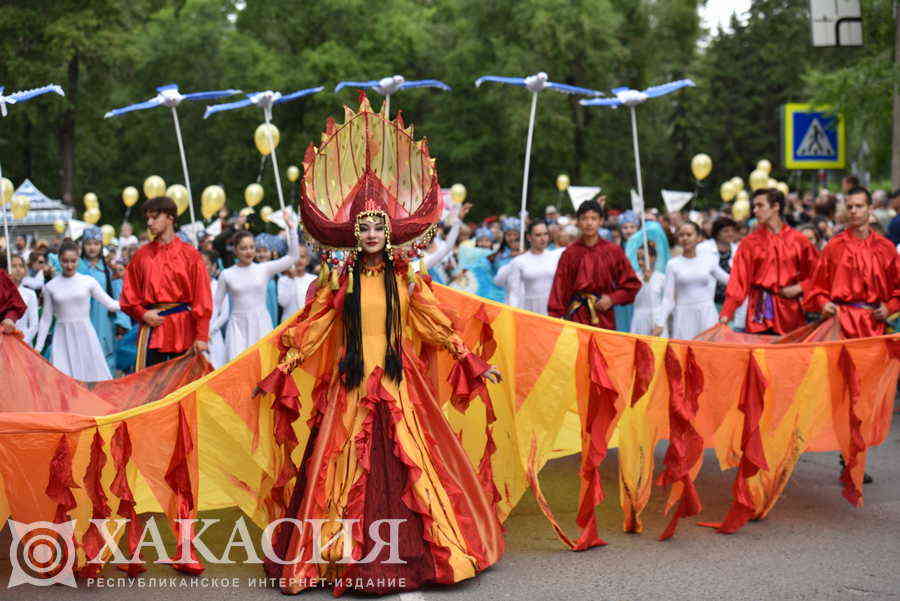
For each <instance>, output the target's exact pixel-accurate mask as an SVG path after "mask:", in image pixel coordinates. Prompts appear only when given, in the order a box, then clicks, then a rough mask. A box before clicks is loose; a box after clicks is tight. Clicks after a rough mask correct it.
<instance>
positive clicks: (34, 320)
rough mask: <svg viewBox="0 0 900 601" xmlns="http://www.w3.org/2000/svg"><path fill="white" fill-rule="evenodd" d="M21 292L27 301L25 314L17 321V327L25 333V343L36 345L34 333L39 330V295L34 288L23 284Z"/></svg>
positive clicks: (20, 287) (23, 298)
mask: <svg viewBox="0 0 900 601" xmlns="http://www.w3.org/2000/svg"><path fill="white" fill-rule="evenodd" d="M19 294H20V295H21V296H22V300H23V301H25V307H26V309H25V315H23V316H22V319H20V320H19V321H17V322H16V329H17V330H19V331H20V332H22V334H24V335H25V336H24V340H25V343H26V344H27V345H28V346H31V347H33V346H34V335H35V334H37V331H38V297H37V294H35V293H34V290H32V289H31V288H29V287H28V286H25V285H24V284H22V285H21V286H19Z"/></svg>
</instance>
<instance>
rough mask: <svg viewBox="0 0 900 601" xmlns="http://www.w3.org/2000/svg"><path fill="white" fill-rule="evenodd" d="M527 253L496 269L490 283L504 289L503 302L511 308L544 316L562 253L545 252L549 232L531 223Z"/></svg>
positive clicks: (558, 251) (539, 225) (543, 224)
mask: <svg viewBox="0 0 900 601" xmlns="http://www.w3.org/2000/svg"><path fill="white" fill-rule="evenodd" d="M527 238H528V245H529V250H528V251H526V252H524V253H522V254H521V255H519V256H518V257H516V258H514V259H513V260H512V261H510V262H509V263H507V264H506V265H504V266H503V267H501V268H500V271H498V272H497V276H496V277H495V278H494V283H495V284H496V285H498V286H502V287H503V288H505V289H506V302H507V304H509V305H512V306H513V307H518V308H519V309H525V310H527V311H534V312H535V313H540V314H542V315H546V314H547V303H548V302H549V300H550V289H551V288H552V287H553V276H554V275H555V274H556V265H557V264H558V263H559V257H560V255H561V254H562V252H563V251H562V250H561V249H560V250H547V246H548V245H549V244H550V232H549V231H548V229H547V225H546V224H545V223H544V222H543V221H537V220H535V221H532V222H531V227H530V228H529V230H528V236H527Z"/></svg>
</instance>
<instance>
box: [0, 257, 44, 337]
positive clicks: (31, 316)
mask: <svg viewBox="0 0 900 601" xmlns="http://www.w3.org/2000/svg"><path fill="white" fill-rule="evenodd" d="M0 268H2V269H6V270H7V271H8V272H9V277H10V278H12V281H13V283H14V284H15V285H16V286H17V290H18V291H19V294H20V295H21V296H22V300H23V301H25V306H26V309H25V314H24V315H23V316H22V317H21V319H19V320H18V321H16V329H18V330H19V331H20V332H22V340H24V341H25V343H26V344H27V345H28V346H34V336H35V334H37V330H38V297H37V294H35V292H34V290H32V289H31V288H29V287H28V286H25V285H23V284H22V279H23V278H24V277H25V274H26V273H27V270H26V268H25V261H24V260H23V259H22V257H20V256H19V255H13V256H12V264H11V265H10V266H9V269H7V268H6V253H3V254H2V255H0Z"/></svg>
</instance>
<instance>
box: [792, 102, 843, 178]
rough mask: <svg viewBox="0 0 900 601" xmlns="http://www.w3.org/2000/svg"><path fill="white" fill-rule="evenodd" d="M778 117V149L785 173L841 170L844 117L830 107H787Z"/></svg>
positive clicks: (799, 105) (797, 105)
mask: <svg viewBox="0 0 900 601" xmlns="http://www.w3.org/2000/svg"><path fill="white" fill-rule="evenodd" d="M783 110H784V112H783V115H782V126H783V127H782V130H783V134H784V135H783V137H782V142H781V143H782V147H783V148H784V166H785V167H786V168H787V169H843V168H844V167H845V166H846V165H845V163H846V154H847V147H846V134H845V131H844V117H843V115H841V114H837V113H834V112H832V111H831V107H827V106H813V105H811V104H799V103H790V104H785V105H784V109H783Z"/></svg>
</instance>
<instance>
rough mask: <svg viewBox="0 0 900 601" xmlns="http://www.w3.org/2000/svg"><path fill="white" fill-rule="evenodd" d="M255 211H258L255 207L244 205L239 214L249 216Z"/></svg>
mask: <svg viewBox="0 0 900 601" xmlns="http://www.w3.org/2000/svg"><path fill="white" fill-rule="evenodd" d="M255 212H256V211H254V210H253V207H244V208H243V209H241V210H240V212H239V213H238V215H240V216H241V217H247V216H249V215H252V214H253V213H255Z"/></svg>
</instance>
